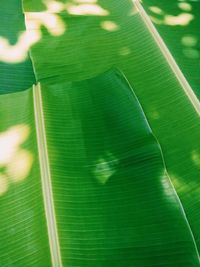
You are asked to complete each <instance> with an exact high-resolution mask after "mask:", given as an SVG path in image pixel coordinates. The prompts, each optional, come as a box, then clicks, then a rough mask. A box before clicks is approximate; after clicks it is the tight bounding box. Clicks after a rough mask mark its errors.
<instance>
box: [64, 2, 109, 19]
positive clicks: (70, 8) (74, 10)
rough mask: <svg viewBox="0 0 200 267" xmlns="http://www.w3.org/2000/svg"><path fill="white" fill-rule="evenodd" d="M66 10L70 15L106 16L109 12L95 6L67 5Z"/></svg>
mask: <svg viewBox="0 0 200 267" xmlns="http://www.w3.org/2000/svg"><path fill="white" fill-rule="evenodd" d="M66 10H67V12H68V13H69V14H71V15H93V16H107V15H109V12H108V11H107V10H105V9H103V8H102V7H100V6H99V5H97V4H80V5H73V4H67V5H66Z"/></svg>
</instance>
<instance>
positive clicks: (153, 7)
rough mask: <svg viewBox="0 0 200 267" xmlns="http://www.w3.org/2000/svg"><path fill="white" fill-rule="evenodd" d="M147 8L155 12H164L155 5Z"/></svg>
mask: <svg viewBox="0 0 200 267" xmlns="http://www.w3.org/2000/svg"><path fill="white" fill-rule="evenodd" d="M149 10H151V11H152V12H153V13H155V14H164V12H163V10H162V9H160V8H159V7H157V6H150V7H149Z"/></svg>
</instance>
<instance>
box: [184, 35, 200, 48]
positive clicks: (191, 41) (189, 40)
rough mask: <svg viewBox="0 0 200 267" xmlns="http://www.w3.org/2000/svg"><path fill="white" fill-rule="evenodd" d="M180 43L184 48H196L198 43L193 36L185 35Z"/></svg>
mask: <svg viewBox="0 0 200 267" xmlns="http://www.w3.org/2000/svg"><path fill="white" fill-rule="evenodd" d="M181 43H182V44H183V45H185V46H196V45H197V43H198V39H197V37H196V36H193V35H185V36H183V37H182V39H181Z"/></svg>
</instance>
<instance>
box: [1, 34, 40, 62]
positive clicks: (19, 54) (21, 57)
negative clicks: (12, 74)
mask: <svg viewBox="0 0 200 267" xmlns="http://www.w3.org/2000/svg"><path fill="white" fill-rule="evenodd" d="M40 38H41V34H40V33H39V32H23V33H21V34H20V36H19V38H18V41H17V43H16V44H15V45H11V44H10V43H9V41H8V40H7V39H6V38H4V37H0V61H3V62H6V63H20V62H22V61H25V60H26V58H27V56H28V51H29V48H30V47H31V46H32V45H34V44H35V43H37V42H38V41H39V39H40Z"/></svg>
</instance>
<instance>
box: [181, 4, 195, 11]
mask: <svg viewBox="0 0 200 267" xmlns="http://www.w3.org/2000/svg"><path fill="white" fill-rule="evenodd" d="M178 7H179V8H180V9H182V10H184V11H191V10H192V6H191V5H190V4H189V3H186V2H181V3H178Z"/></svg>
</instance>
